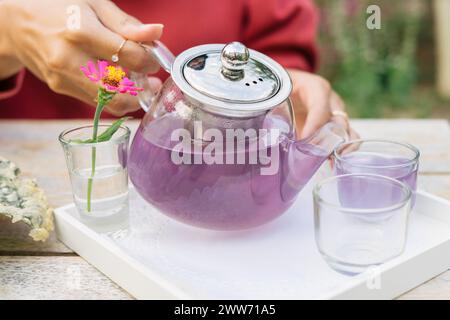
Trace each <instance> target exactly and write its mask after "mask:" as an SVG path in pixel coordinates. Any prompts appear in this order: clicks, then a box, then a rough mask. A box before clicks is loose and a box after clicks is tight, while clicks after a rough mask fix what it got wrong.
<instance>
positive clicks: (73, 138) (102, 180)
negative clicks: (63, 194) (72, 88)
mask: <svg viewBox="0 0 450 320" xmlns="http://www.w3.org/2000/svg"><path fill="white" fill-rule="evenodd" d="M98 127H99V129H100V130H101V131H102V130H107V128H108V127H109V126H107V125H99V126H98ZM92 129H93V126H92V125H87V126H82V127H78V128H73V129H68V130H65V131H64V132H62V133H61V134H60V136H59V141H60V142H61V145H62V147H63V149H64V155H65V157H66V162H67V168H68V171H69V176H70V181H71V184H72V193H73V199H74V202H75V205H76V208H77V209H78V213H79V216H80V220H81V221H83V222H84V223H85V224H86V225H88V226H89V227H91V228H93V229H94V230H96V231H97V232H100V233H107V234H110V235H112V236H114V237H118V236H121V235H123V234H124V233H125V232H126V231H127V229H128V173H127V156H128V145H129V138H130V130H129V129H128V128H127V127H125V126H120V127H119V128H118V129H117V131H115V133H114V134H113V135H112V137H111V138H110V139H109V140H108V141H100V142H91V143H80V141H86V139H89V138H90V137H91V136H92ZM93 150H95V154H96V158H95V166H92V152H93ZM93 168H94V169H93ZM89 181H90V182H89ZM89 188H90V192H88V189H89ZM88 197H89V201H90V204H89V210H88V205H87V204H88Z"/></svg>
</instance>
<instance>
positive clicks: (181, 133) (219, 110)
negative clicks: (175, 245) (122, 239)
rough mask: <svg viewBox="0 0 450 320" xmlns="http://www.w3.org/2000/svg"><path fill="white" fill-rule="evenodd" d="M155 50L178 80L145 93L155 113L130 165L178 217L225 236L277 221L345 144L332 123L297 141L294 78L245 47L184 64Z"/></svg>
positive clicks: (206, 53) (219, 48)
mask: <svg viewBox="0 0 450 320" xmlns="http://www.w3.org/2000/svg"><path fill="white" fill-rule="evenodd" d="M149 49H150V52H153V54H154V56H155V58H157V59H158V61H160V63H161V65H162V66H163V67H164V68H165V69H166V70H167V71H169V72H170V73H171V77H170V78H169V79H168V80H166V82H165V84H164V85H163V87H162V89H161V90H160V92H159V93H158V95H157V96H156V97H154V96H152V95H151V93H150V92H149V91H148V90H146V91H145V92H144V93H142V95H141V96H140V100H141V105H142V106H143V107H144V108H145V109H146V110H147V114H146V115H145V117H144V119H143V120H142V123H141V125H140V127H139V129H138V131H137V133H136V135H135V137H134V141H133V143H132V146H131V152H130V157H129V164H128V168H129V174H130V178H131V181H132V182H133V184H134V186H135V187H136V190H137V191H138V192H139V193H140V194H141V195H142V197H143V198H144V199H145V200H147V201H148V202H149V203H151V204H152V205H154V206H155V207H156V208H158V209H159V210H160V211H161V212H162V213H164V214H166V215H168V216H170V217H172V218H175V219H177V220H179V221H181V222H184V223H187V224H191V225H195V226H199V227H204V228H209V229H217V230H237V229H245V228H250V227H255V226H258V225H262V224H264V223H266V222H268V221H271V220H273V219H274V218H276V217H278V216H280V215H281V214H282V213H284V212H285V211H286V210H287V209H288V208H289V206H290V205H291V204H292V203H293V201H294V199H295V198H296V196H297V194H298V193H299V192H300V190H301V189H302V188H303V187H304V185H305V184H306V183H307V182H308V180H309V179H310V178H311V176H312V175H313V174H314V173H315V171H316V170H317V169H318V168H319V166H320V165H321V164H322V163H323V162H324V160H325V159H326V158H327V157H328V156H329V154H330V153H331V151H332V150H333V148H334V147H335V146H336V145H337V144H338V143H340V142H342V140H343V133H342V132H337V131H338V130H337V129H339V128H338V127H337V126H336V125H334V124H327V125H325V126H324V127H322V128H321V129H320V130H318V131H317V132H316V133H315V134H314V135H313V136H311V137H310V138H308V139H306V140H299V141H296V140H295V129H294V128H295V123H294V117H293V114H294V113H293V110H292V106H291V103H290V101H289V95H290V93H291V90H292V84H291V81H290V78H289V75H288V73H287V72H286V70H284V69H283V68H282V67H281V66H280V65H279V64H277V63H276V62H275V61H273V60H272V59H270V58H269V57H267V56H265V55H263V54H261V53H259V52H256V51H253V50H249V49H247V48H246V47H245V46H244V45H242V44H240V43H231V44H228V45H226V46H223V45H203V46H198V47H194V48H191V49H188V50H186V51H185V52H183V53H181V54H180V55H179V56H178V57H177V58H173V56H171V55H170V53H168V51H167V48H165V47H164V46H162V45H161V44H160V43H155V44H154V45H153V46H151V47H150V48H149ZM135 80H136V81H137V82H138V85H139V86H141V87H144V88H146V85H147V79H146V78H145V77H144V76H142V75H140V76H137V77H135Z"/></svg>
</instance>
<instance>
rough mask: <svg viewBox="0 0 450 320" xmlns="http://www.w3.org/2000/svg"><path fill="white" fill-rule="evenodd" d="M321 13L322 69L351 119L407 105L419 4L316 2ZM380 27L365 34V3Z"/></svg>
mask: <svg viewBox="0 0 450 320" xmlns="http://www.w3.org/2000/svg"><path fill="white" fill-rule="evenodd" d="M316 1H317V3H318V5H319V7H320V8H321V12H322V32H321V40H322V41H321V44H322V65H324V68H322V70H321V73H323V74H324V75H325V76H326V77H328V78H330V80H331V82H332V83H333V85H334V88H335V89H336V91H337V92H338V93H339V94H341V95H342V97H343V98H344V99H345V101H346V102H347V104H348V106H349V111H350V113H351V115H352V116H355V117H377V116H380V114H381V113H382V108H383V106H385V105H390V106H393V107H399V106H403V105H406V104H408V101H409V97H410V93H411V91H412V89H413V87H414V85H415V83H416V73H417V70H416V49H417V42H418V35H419V31H420V27H421V24H422V16H423V6H422V4H423V0H410V1H389V0H371V1H369V0H339V1H327V0H316ZM372 4H375V5H378V6H379V7H380V8H381V29H379V30H377V29H375V30H369V29H368V28H367V27H366V20H367V18H368V17H369V14H367V13H366V9H367V7H368V6H369V5H372Z"/></svg>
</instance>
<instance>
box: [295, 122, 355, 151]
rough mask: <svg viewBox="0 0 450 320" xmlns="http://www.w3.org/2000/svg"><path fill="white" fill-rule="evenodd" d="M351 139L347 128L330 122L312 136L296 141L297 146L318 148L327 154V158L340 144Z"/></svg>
mask: <svg viewBox="0 0 450 320" xmlns="http://www.w3.org/2000/svg"><path fill="white" fill-rule="evenodd" d="M348 139H349V137H348V134H347V132H346V130H345V128H344V127H343V126H342V125H340V124H337V123H335V122H328V123H327V124H325V125H324V126H323V127H322V128H320V129H319V130H318V131H316V132H315V133H314V134H313V135H312V136H310V137H307V138H306V139H301V140H297V141H295V144H296V145H305V144H306V145H311V146H316V147H317V148H318V149H320V150H322V151H323V152H324V153H326V154H327V157H328V156H330V155H331V153H332V152H333V150H334V148H336V147H337V146H338V145H339V144H340V143H342V142H345V141H347V140H348Z"/></svg>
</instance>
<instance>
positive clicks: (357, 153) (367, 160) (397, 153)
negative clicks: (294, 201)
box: [333, 139, 420, 192]
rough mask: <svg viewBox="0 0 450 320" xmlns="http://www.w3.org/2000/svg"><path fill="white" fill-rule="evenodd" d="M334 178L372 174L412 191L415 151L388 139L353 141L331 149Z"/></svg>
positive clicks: (415, 159) (414, 148)
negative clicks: (398, 181)
mask: <svg viewBox="0 0 450 320" xmlns="http://www.w3.org/2000/svg"><path fill="white" fill-rule="evenodd" d="M333 155H334V157H333V158H334V164H335V171H336V174H337V175H341V174H348V173H372V174H379V175H383V176H388V177H391V178H395V179H398V180H400V181H402V182H404V183H406V184H407V185H408V186H409V187H410V188H411V190H412V191H413V192H415V191H416V184H417V170H418V168H419V156H420V152H419V150H418V149H417V148H416V147H414V146H412V145H410V144H407V143H401V142H396V141H390V140H375V139H368V140H363V139H361V140H353V141H349V142H346V143H342V144H340V145H339V146H338V147H337V148H336V149H335V150H334V154H333Z"/></svg>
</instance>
